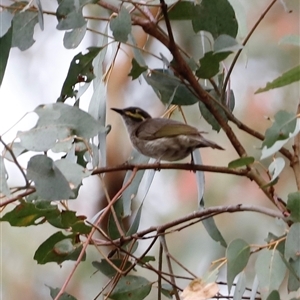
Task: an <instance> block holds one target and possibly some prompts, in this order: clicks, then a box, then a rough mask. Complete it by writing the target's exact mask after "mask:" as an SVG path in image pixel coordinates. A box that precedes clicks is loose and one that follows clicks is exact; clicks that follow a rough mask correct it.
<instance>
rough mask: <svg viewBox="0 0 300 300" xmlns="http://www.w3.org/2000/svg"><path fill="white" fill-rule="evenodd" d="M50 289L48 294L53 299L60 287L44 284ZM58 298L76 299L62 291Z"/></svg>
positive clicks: (61, 299)
mask: <svg viewBox="0 0 300 300" xmlns="http://www.w3.org/2000/svg"><path fill="white" fill-rule="evenodd" d="M46 286H47V287H48V288H49V289H50V296H51V298H52V299H55V298H56V296H57V295H58V293H59V292H60V288H52V287H51V286H48V285H46ZM59 300H76V298H75V297H73V296H72V295H70V294H68V293H66V292H64V293H62V294H61V296H59Z"/></svg>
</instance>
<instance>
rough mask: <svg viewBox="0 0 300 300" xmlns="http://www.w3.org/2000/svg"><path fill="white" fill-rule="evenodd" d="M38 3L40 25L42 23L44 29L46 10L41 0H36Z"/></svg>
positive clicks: (41, 26)
mask: <svg viewBox="0 0 300 300" xmlns="http://www.w3.org/2000/svg"><path fill="white" fill-rule="evenodd" d="M36 5H37V8H38V19H39V25H40V28H41V30H44V14H43V13H44V12H43V7H42V3H41V0H36Z"/></svg>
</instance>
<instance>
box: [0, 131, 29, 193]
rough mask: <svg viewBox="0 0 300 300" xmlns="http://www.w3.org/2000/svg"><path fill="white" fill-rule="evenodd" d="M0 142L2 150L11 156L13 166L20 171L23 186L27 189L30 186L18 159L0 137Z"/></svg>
mask: <svg viewBox="0 0 300 300" xmlns="http://www.w3.org/2000/svg"><path fill="white" fill-rule="evenodd" d="M0 142H1V144H2V145H3V146H4V148H5V149H6V151H8V153H9V154H10V155H11V157H12V159H13V161H14V163H15V165H16V166H17V167H18V169H19V170H20V172H21V173H22V176H23V177H24V180H25V184H26V188H28V187H29V186H30V183H29V180H28V179H27V176H26V174H25V172H24V170H23V168H22V167H21V165H20V164H19V162H18V159H17V158H16V156H15V154H14V152H13V151H12V149H11V148H10V147H8V145H7V144H6V143H5V142H4V141H3V139H2V137H1V136H0Z"/></svg>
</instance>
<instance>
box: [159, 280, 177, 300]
mask: <svg viewBox="0 0 300 300" xmlns="http://www.w3.org/2000/svg"><path fill="white" fill-rule="evenodd" d="M161 293H162V294H163V295H164V296H165V297H167V298H168V299H173V294H174V292H173V287H172V285H171V284H168V283H164V284H162V285H161Z"/></svg>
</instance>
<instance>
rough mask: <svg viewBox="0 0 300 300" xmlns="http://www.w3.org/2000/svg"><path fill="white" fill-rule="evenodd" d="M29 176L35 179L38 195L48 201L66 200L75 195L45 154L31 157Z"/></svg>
mask: <svg viewBox="0 0 300 300" xmlns="http://www.w3.org/2000/svg"><path fill="white" fill-rule="evenodd" d="M27 177H28V179H29V180H33V181H34V183H35V188H36V192H37V194H38V196H39V197H40V198H41V199H43V200H46V201H53V200H65V199H70V198H73V197H74V193H73V192H72V190H71V188H70V186H69V183H68V181H67V180H66V178H65V177H64V176H63V174H62V173H61V171H60V170H59V169H58V168H57V167H56V166H55V164H54V162H53V160H52V159H51V158H49V157H47V156H45V155H36V156H33V157H31V159H30V160H29V162H28V166H27Z"/></svg>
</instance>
